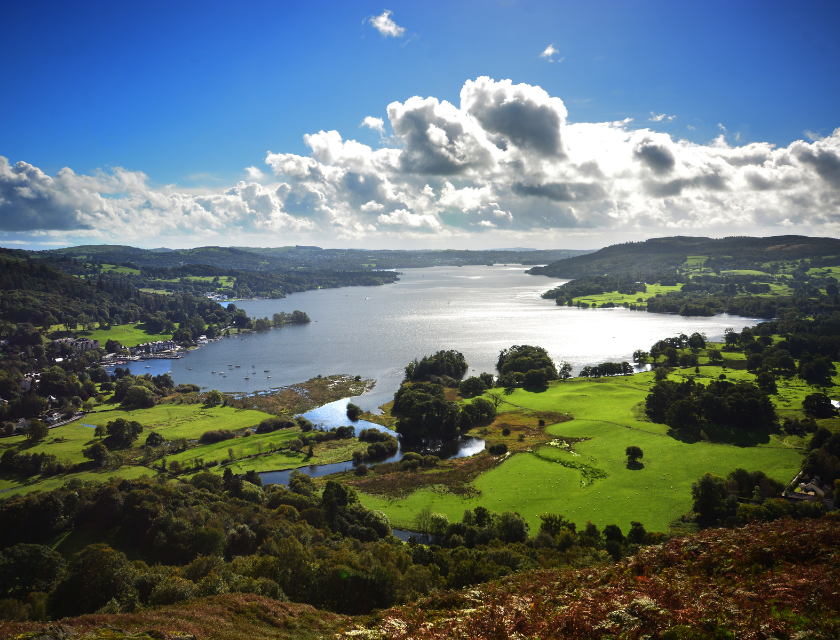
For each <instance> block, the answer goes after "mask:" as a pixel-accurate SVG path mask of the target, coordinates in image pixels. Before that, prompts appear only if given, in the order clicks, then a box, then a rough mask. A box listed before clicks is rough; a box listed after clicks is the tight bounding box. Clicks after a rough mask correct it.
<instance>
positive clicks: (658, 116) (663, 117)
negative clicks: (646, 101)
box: [648, 111, 677, 122]
mask: <svg viewBox="0 0 840 640" xmlns="http://www.w3.org/2000/svg"><path fill="white" fill-rule="evenodd" d="M676 119H677V116H669V115H666V114H664V113H660V114H656V113H654V112H653V111H651V112H650V118H648V122H662V121H663V120H667V121H668V122H671V121H672V120H676Z"/></svg>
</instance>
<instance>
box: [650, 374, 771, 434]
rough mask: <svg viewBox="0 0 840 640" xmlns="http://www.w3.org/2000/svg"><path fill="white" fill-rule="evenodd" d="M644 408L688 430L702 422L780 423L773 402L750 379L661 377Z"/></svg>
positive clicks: (753, 427)
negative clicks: (676, 379)
mask: <svg viewBox="0 0 840 640" xmlns="http://www.w3.org/2000/svg"><path fill="white" fill-rule="evenodd" d="M645 408H646V411H647V414H648V416H649V417H650V419H651V420H653V421H654V422H660V423H661V422H664V423H665V424H667V425H668V426H669V427H671V428H672V429H674V430H675V431H684V432H687V433H692V432H696V431H698V430H699V429H700V428H701V427H702V425H703V423H704V422H708V423H711V424H716V425H725V426H727V427H729V428H732V429H737V430H741V429H746V430H758V429H772V428H774V427H777V426H778V423H779V419H778V416H777V415H776V411H775V409H774V407H773V403H772V402H771V401H770V399H769V398H768V397H767V395H766V394H765V393H764V392H763V391H761V389H759V388H758V387H757V386H756V385H755V384H753V383H751V382H737V383H732V382H728V381H725V380H712V381H711V382H709V384H708V385H703V384H698V383H697V382H695V381H694V380H693V379H689V380H686V381H685V382H673V381H671V380H661V381H659V382H657V383H656V384H655V385H654V387H653V389H651V391H650V393H649V394H648V396H647V398H645Z"/></svg>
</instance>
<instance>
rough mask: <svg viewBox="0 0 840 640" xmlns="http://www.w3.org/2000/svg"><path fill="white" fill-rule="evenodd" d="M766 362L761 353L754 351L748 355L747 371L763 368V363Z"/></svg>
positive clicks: (753, 371)
mask: <svg viewBox="0 0 840 640" xmlns="http://www.w3.org/2000/svg"><path fill="white" fill-rule="evenodd" d="M762 362H764V358H762V357H761V354H760V353H753V354H751V355H749V356H748V357H747V371H750V372H752V373H755V372H756V371H758V370H759V369H760V368H761V364H762Z"/></svg>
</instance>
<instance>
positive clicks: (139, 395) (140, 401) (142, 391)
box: [123, 384, 155, 407]
mask: <svg viewBox="0 0 840 640" xmlns="http://www.w3.org/2000/svg"><path fill="white" fill-rule="evenodd" d="M123 403H125V404H126V405H128V406H132V407H152V406H154V404H155V396H154V394H153V393H152V390H151V389H149V388H148V387H145V386H143V385H139V384H135V385H132V386H130V387H129V388H128V390H127V391H126V394H125V399H124V400H123Z"/></svg>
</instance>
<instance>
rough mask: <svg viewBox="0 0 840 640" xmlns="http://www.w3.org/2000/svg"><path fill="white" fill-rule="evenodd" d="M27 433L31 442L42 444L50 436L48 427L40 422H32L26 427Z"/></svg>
mask: <svg viewBox="0 0 840 640" xmlns="http://www.w3.org/2000/svg"><path fill="white" fill-rule="evenodd" d="M25 432H26V438H27V440H29V441H30V442H40V441H41V440H43V439H44V438H46V437H47V436H48V435H49V433H50V430H49V428H48V427H47V425H45V424H44V423H43V422H41V421H40V420H30V421H29V424H28V425H27V426H26V429H25Z"/></svg>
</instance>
